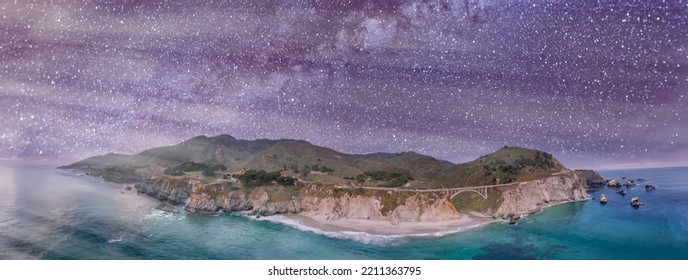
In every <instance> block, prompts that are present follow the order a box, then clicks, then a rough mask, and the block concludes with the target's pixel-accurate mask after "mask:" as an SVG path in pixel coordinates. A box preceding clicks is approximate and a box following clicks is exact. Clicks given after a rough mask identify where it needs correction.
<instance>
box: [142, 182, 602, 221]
mask: <svg viewBox="0 0 688 280" xmlns="http://www.w3.org/2000/svg"><path fill="white" fill-rule="evenodd" d="M135 187H136V189H137V190H138V191H139V192H141V193H144V194H148V195H151V196H154V197H157V198H158V199H161V200H164V201H169V202H170V203H174V204H179V203H185V208H186V209H187V210H188V211H189V212H193V213H200V214H211V213H217V212H219V211H224V212H234V211H251V213H253V214H254V215H262V216H268V215H274V214H285V213H301V212H304V213H307V214H309V215H317V216H324V217H326V218H327V219H331V220H336V219H367V220H388V221H390V223H391V224H398V223H401V222H433V221H442V220H449V219H458V218H460V217H461V215H462V214H461V213H460V212H459V211H458V210H457V208H456V207H455V204H453V203H452V200H451V199H450V198H449V197H448V196H446V195H445V194H443V193H442V192H437V193H434V192H423V193H421V192H411V191H394V190H389V191H381V190H360V191H359V192H358V193H357V192H355V191H352V190H351V189H341V188H335V187H317V186H315V185H311V186H307V187H303V188H302V189H301V190H300V191H298V192H294V190H290V189H288V188H285V187H281V186H267V187H257V188H253V189H250V190H247V189H244V188H239V187H233V188H232V187H228V185H222V184H210V185H205V184H203V183H201V182H200V181H199V180H196V179H171V178H157V179H150V180H146V181H144V182H143V183H140V184H137V185H136V186H135ZM587 197H588V195H587V193H586V191H585V181H584V180H583V179H582V178H581V177H580V176H579V175H578V174H577V173H575V172H566V173H561V174H557V175H552V176H550V177H547V178H544V179H539V180H533V181H527V182H521V183H513V184H508V185H504V186H498V187H495V188H491V189H490V191H489V192H488V197H487V199H484V200H483V201H482V202H481V203H483V204H484V207H483V208H481V209H480V210H478V211H479V212H481V213H482V214H485V215H489V216H492V217H495V218H500V219H507V218H509V217H513V216H520V215H523V214H528V213H533V212H537V211H539V210H541V209H543V208H545V207H548V206H552V205H556V204H561V203H564V202H570V201H578V200H584V199H587ZM478 201H480V200H478Z"/></svg>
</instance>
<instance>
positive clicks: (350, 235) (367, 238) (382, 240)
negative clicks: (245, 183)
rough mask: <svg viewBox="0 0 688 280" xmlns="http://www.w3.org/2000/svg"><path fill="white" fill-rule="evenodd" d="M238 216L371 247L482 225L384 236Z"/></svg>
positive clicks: (284, 219)
mask: <svg viewBox="0 0 688 280" xmlns="http://www.w3.org/2000/svg"><path fill="white" fill-rule="evenodd" d="M240 215H241V216H244V217H247V218H249V219H252V220H258V221H268V222H272V223H278V224H282V225H286V226H289V227H292V228H295V229H298V230H300V231H305V232H311V233H315V234H318V235H323V236H327V237H330V238H336V239H345V240H353V241H356V242H360V243H363V244H371V245H392V244H398V243H403V242H405V241H408V240H411V239H425V238H438V237H443V236H447V235H452V234H456V233H459V232H462V231H466V230H469V229H472V228H477V227H480V226H482V224H476V225H470V226H464V227H457V228H456V229H452V230H445V231H438V232H432V233H413V234H391V235H385V234H372V233H367V232H362V231H327V230H322V229H319V228H315V227H310V226H307V225H304V224H303V223H301V222H300V221H298V220H294V219H290V218H287V217H285V216H283V215H273V216H267V217H260V218H258V217H255V216H251V215H250V214H246V213H242V214H240Z"/></svg>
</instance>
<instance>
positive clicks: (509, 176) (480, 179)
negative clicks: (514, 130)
mask: <svg viewBox="0 0 688 280" xmlns="http://www.w3.org/2000/svg"><path fill="white" fill-rule="evenodd" d="M564 170H566V168H565V167H564V166H563V165H562V164H561V163H560V162H559V161H558V160H557V159H555V158H554V157H553V156H552V155H551V154H548V153H546V152H542V151H538V150H531V149H525V148H518V147H503V148H501V149H499V150H498V151H496V152H494V153H491V154H488V155H485V156H482V157H480V158H478V159H476V160H474V161H471V162H467V163H462V164H457V165H454V166H452V167H450V168H448V169H447V170H446V171H445V173H444V174H443V175H442V176H440V177H439V178H438V179H437V180H436V181H435V182H436V183H437V184H439V185H441V186H443V187H462V186H481V185H494V184H506V183H512V182H521V181H530V180H534V179H538V178H543V177H547V176H549V175H551V174H553V173H556V172H560V171H564Z"/></svg>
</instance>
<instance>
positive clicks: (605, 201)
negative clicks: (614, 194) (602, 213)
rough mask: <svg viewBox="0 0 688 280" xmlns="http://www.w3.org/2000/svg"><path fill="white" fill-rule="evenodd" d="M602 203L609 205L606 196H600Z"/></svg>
mask: <svg viewBox="0 0 688 280" xmlns="http://www.w3.org/2000/svg"><path fill="white" fill-rule="evenodd" d="M600 203H602V204H606V203H607V196H606V195H604V194H601V195H600Z"/></svg>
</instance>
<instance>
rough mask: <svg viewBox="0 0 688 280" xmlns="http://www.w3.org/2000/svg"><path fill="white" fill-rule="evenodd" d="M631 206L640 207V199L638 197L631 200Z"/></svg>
mask: <svg viewBox="0 0 688 280" xmlns="http://www.w3.org/2000/svg"><path fill="white" fill-rule="evenodd" d="M631 206H633V207H634V208H638V207H640V198H638V197H637V196H636V197H633V198H631Z"/></svg>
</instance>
